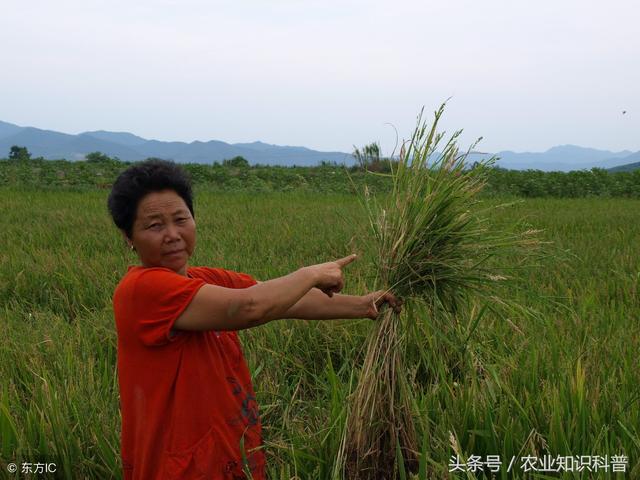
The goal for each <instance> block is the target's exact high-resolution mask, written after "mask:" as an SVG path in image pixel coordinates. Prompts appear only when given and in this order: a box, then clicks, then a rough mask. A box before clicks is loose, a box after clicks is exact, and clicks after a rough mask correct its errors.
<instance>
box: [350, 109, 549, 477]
mask: <svg viewBox="0 0 640 480" xmlns="http://www.w3.org/2000/svg"><path fill="white" fill-rule="evenodd" d="M443 111H444V104H443V105H442V106H441V107H440V109H439V110H437V111H436V112H435V118H434V121H433V123H432V124H431V126H430V127H429V126H428V125H427V123H426V122H425V121H423V120H422V113H421V114H420V115H419V117H418V124H417V127H416V129H415V131H414V132H413V135H412V137H411V139H410V140H409V141H408V142H405V144H404V145H403V147H402V149H401V152H400V157H399V160H398V162H397V165H394V163H395V162H393V163H392V171H391V174H390V175H391V177H392V179H393V188H392V192H391V194H390V195H388V196H386V197H384V196H383V197H382V198H381V199H377V198H376V197H374V196H371V195H367V194H366V191H365V202H364V203H365V206H366V208H367V210H368V213H369V219H370V223H371V229H372V232H373V236H374V239H375V243H376V245H377V255H376V263H377V264H376V290H377V289H382V290H389V291H392V292H394V294H396V296H398V297H400V298H402V299H403V300H404V301H405V309H404V312H406V311H407V310H408V309H407V308H406V306H408V304H411V303H412V302H414V303H415V302H420V303H422V304H424V305H425V306H426V309H425V308H423V311H426V312H428V314H429V316H431V317H435V316H436V314H438V315H440V314H442V313H443V312H444V313H445V314H448V315H451V317H454V316H463V315H465V312H468V311H470V308H471V304H472V301H475V302H478V301H481V302H482V301H498V302H500V301H501V299H500V298H499V296H497V293H496V289H495V286H496V284H498V283H500V282H501V281H504V280H506V279H507V275H504V273H505V271H503V270H502V269H501V268H500V266H499V265H496V262H495V261H494V257H496V256H499V255H500V254H502V253H505V252H507V251H509V252H512V251H513V248H518V247H525V248H527V247H531V246H535V245H536V243H537V240H536V239H535V236H532V235H531V234H534V233H536V232H535V231H528V232H524V233H523V234H514V233H510V232H507V231H504V232H497V231H493V230H492V229H491V228H490V227H489V226H488V223H487V218H488V215H487V210H486V209H485V210H484V212H483V211H481V210H480V209H479V208H478V205H477V204H478V203H479V202H480V199H479V194H480V192H481V191H482V189H483V187H484V186H485V184H486V182H487V173H488V168H487V167H488V166H489V165H490V164H491V163H492V162H493V159H491V160H488V161H485V162H481V164H479V165H476V166H475V167H474V168H469V166H468V165H467V162H466V160H467V157H468V155H469V153H470V152H471V149H472V148H474V147H475V144H474V145H472V146H471V147H470V148H469V150H467V151H466V152H465V153H462V154H461V153H460V151H459V149H458V147H457V144H456V142H457V139H458V137H459V135H460V131H459V132H456V133H454V134H453V135H452V136H451V137H450V139H449V140H448V141H447V142H446V143H444V145H443V142H442V140H443V138H444V133H438V132H437V126H438V120H439V119H440V117H441V115H442V113H443ZM476 143H477V142H476ZM498 263H499V262H498ZM404 312H403V313H402V314H401V315H397V314H395V313H394V312H393V310H392V309H386V310H385V311H384V312H382V314H381V316H382V318H381V319H379V320H378V321H377V322H376V323H375V324H374V326H373V327H372V331H371V332H370V334H369V336H368V339H367V343H366V354H365V359H364V364H363V367H362V369H361V371H360V376H359V381H358V385H357V387H356V389H355V392H354V393H353V394H352V396H351V399H350V402H349V415H348V418H347V424H346V426H345V429H344V436H343V443H342V445H341V449H340V454H339V457H338V464H340V466H341V468H342V469H343V474H344V475H345V476H346V478H349V479H376V480H378V479H391V478H396V475H397V473H398V472H399V471H402V472H404V471H411V472H416V471H417V467H418V463H419V452H418V442H417V435H416V430H415V427H414V419H415V418H416V415H417V412H415V411H414V410H415V408H414V407H413V405H414V402H413V401H412V393H411V391H412V387H413V386H412V385H410V384H409V381H408V379H407V376H406V372H407V365H406V363H407V362H406V360H405V358H404V350H403V346H404V345H405V342H404V341H405V340H406V338H405V336H406V335H408V334H409V332H408V331H406V330H407V329H406V328H405V329H404V330H403V323H402V322H401V320H400V316H402V315H405V314H406V313H404ZM421 320H422V319H411V320H410V321H412V322H415V321H421ZM426 320H427V321H428V319H426ZM413 340H414V341H419V339H413Z"/></svg>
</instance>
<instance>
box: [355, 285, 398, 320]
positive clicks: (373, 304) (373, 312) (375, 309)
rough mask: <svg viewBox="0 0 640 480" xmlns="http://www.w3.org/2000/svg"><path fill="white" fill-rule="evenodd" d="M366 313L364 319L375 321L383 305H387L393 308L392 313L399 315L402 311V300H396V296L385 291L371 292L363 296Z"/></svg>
mask: <svg viewBox="0 0 640 480" xmlns="http://www.w3.org/2000/svg"><path fill="white" fill-rule="evenodd" d="M363 298H364V300H365V303H366V306H367V313H366V315H364V317H365V318H370V319H372V320H375V319H376V318H378V315H379V314H380V309H381V308H382V306H383V305H385V304H387V305H388V306H389V308H393V311H394V312H395V313H397V314H399V313H400V312H401V311H402V303H403V302H402V299H399V298H396V296H395V295H394V294H393V293H391V292H388V291H386V290H378V291H377V292H371V293H368V294H367V295H364V296H363Z"/></svg>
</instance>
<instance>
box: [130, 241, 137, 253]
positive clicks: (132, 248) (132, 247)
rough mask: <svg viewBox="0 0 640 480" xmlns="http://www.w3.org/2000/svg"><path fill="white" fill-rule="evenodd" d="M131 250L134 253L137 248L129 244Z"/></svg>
mask: <svg viewBox="0 0 640 480" xmlns="http://www.w3.org/2000/svg"><path fill="white" fill-rule="evenodd" d="M129 248H130V249H131V251H132V252H133V251H134V250H135V249H136V247H134V246H133V243H131V244H129Z"/></svg>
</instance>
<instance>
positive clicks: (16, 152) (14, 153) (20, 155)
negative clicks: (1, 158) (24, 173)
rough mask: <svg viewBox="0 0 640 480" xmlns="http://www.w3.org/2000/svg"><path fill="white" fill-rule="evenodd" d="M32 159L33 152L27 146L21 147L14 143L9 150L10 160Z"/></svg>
mask: <svg viewBox="0 0 640 480" xmlns="http://www.w3.org/2000/svg"><path fill="white" fill-rule="evenodd" d="M30 159H31V154H30V153H29V150H27V147H19V146H18V145H14V146H12V147H11V150H9V160H18V161H21V162H26V161H28V160H30Z"/></svg>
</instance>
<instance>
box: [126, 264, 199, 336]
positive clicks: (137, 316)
mask: <svg viewBox="0 0 640 480" xmlns="http://www.w3.org/2000/svg"><path fill="white" fill-rule="evenodd" d="M204 284H205V282H204V281H203V280H202V279H200V278H188V277H184V276H182V275H180V274H178V273H175V272H172V271H171V270H169V269H166V268H145V269H142V271H141V273H140V274H139V275H138V276H137V278H136V279H135V280H134V282H133V285H132V286H131V288H132V289H133V291H132V293H133V298H132V300H133V301H132V302H131V305H130V308H131V310H130V313H131V317H130V318H133V320H134V322H135V331H136V334H137V336H138V338H139V339H140V340H141V341H142V343H143V344H145V345H147V346H159V345H164V344H166V343H169V342H170V341H173V340H174V339H175V338H176V337H172V338H169V331H170V330H171V327H173V323H174V322H175V321H176V319H177V318H178V317H179V316H180V314H181V313H182V312H183V311H184V309H185V308H187V306H188V305H189V303H190V302H191V300H192V299H193V297H194V295H195V294H196V293H197V292H198V290H199V289H200V287H202V286H203V285H204Z"/></svg>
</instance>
